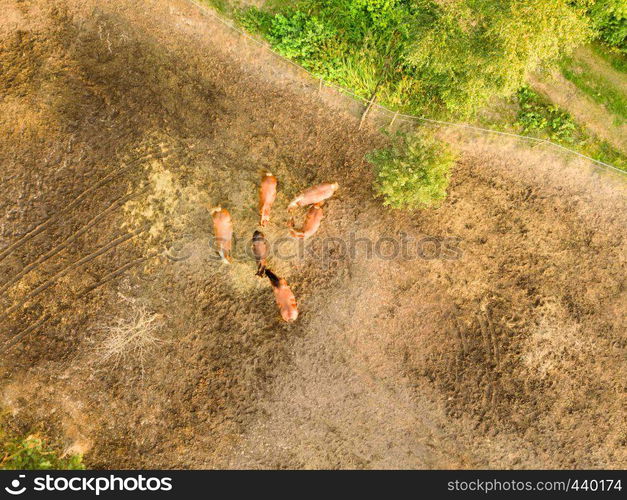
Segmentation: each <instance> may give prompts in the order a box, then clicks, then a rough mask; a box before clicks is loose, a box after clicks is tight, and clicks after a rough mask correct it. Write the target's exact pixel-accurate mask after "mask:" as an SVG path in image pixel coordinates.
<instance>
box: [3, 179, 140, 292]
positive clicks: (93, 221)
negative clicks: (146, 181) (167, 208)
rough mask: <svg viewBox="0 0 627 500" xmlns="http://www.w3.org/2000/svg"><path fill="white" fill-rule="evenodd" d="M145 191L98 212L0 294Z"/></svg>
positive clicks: (132, 194) (24, 271)
mask: <svg viewBox="0 0 627 500" xmlns="http://www.w3.org/2000/svg"><path fill="white" fill-rule="evenodd" d="M147 191H148V190H147V189H144V190H142V191H139V192H136V193H131V194H127V195H125V196H121V197H120V198H118V199H117V200H115V201H114V202H113V203H111V204H110V205H109V206H108V207H107V208H105V209H104V210H103V211H102V212H100V213H99V214H98V215H96V216H95V217H93V218H92V219H91V220H90V221H89V222H87V224H85V225H84V226H82V227H81V228H80V229H79V230H78V231H75V232H74V233H72V234H71V235H70V236H68V237H67V238H66V239H65V240H64V241H63V242H62V243H60V244H59V245H57V246H55V247H54V248H52V250H50V251H49V252H47V253H45V254H43V255H42V256H40V257H39V258H38V259H37V260H36V261H35V262H32V263H31V264H28V265H26V266H24V268H23V269H22V270H21V271H20V272H19V273H18V274H16V275H15V276H14V277H13V278H10V279H9V280H8V281H7V282H5V283H4V284H3V285H2V286H0V294H2V293H4V292H5V291H6V290H7V289H8V288H9V287H11V286H12V285H14V284H15V283H17V282H18V281H19V280H20V279H22V278H23V277H24V276H26V275H27V274H28V273H30V272H31V271H34V270H35V269H37V268H38V267H39V266H40V265H41V264H43V263H44V262H46V261H48V260H50V259H51V258H52V257H54V256H55V255H57V254H59V253H60V252H61V251H63V250H64V249H66V248H68V246H70V245H71V244H72V243H74V242H75V241H76V240H77V239H78V238H79V237H80V236H82V235H83V234H85V233H86V232H87V231H89V230H90V229H91V228H93V227H94V226H96V225H97V224H98V223H99V222H101V221H102V220H103V219H104V218H105V217H106V216H107V215H108V214H109V213H111V212H113V211H114V210H115V209H116V208H118V207H120V206H122V205H124V203H126V202H127V201H130V200H132V199H134V198H137V197H138V196H141V195H142V194H145V193H146V192H147Z"/></svg>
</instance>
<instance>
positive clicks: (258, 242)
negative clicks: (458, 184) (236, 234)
mask: <svg viewBox="0 0 627 500" xmlns="http://www.w3.org/2000/svg"><path fill="white" fill-rule="evenodd" d="M253 255H254V256H255V261H256V262H257V276H263V274H264V271H265V270H266V258H267V257H268V242H267V241H266V237H265V236H264V235H263V233H262V232H261V231H255V232H254V233H253Z"/></svg>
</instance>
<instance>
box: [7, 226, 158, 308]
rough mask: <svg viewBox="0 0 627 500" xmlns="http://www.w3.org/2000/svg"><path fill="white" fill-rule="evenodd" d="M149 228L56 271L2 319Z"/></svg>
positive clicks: (120, 237)
mask: <svg viewBox="0 0 627 500" xmlns="http://www.w3.org/2000/svg"><path fill="white" fill-rule="evenodd" d="M149 228H150V224H144V225H143V226H141V227H139V228H138V229H136V230H134V231H132V232H130V233H126V234H123V235H121V236H118V237H117V238H115V239H114V240H113V241H110V242H109V243H107V244H106V245H104V246H103V247H101V248H99V249H98V250H96V251H95V252H92V253H90V254H89V255H86V256H85V257H83V258H82V259H79V260H77V261H75V262H73V263H72V264H70V265H69V266H67V267H65V268H63V269H62V270H61V271H58V272H57V273H56V274H55V275H54V276H53V277H52V278H50V279H48V280H46V281H45V282H44V283H42V284H41V285H39V286H38V287H37V288H35V289H34V290H33V291H31V292H30V293H28V294H27V295H26V296H25V297H23V298H22V299H21V300H20V301H19V302H17V303H16V304H14V305H12V306H11V307H9V308H8V309H7V310H6V311H5V313H4V314H5V316H4V318H3V319H7V317H8V316H10V315H11V314H12V313H13V312H15V311H16V310H17V309H19V308H20V307H22V306H23V305H24V304H26V303H27V302H29V301H30V300H32V299H33V298H35V297H36V296H37V295H39V294H40V293H42V292H44V291H45V290H47V289H48V288H50V287H51V286H53V285H54V284H55V283H56V282H57V281H58V280H59V278H62V277H63V276H65V275H66V274H67V273H69V272H71V271H73V270H75V269H78V268H79V267H81V266H83V265H84V264H87V263H88V262H90V261H92V260H94V259H96V258H98V257H100V256H101V255H103V254H105V253H107V252H109V251H110V250H112V249H114V248H115V247H117V246H118V245H121V244H122V243H124V242H126V241H128V240H130V239H132V238H135V237H136V236H138V235H140V234H141V233H144V232H145V231H147V230H148V229H149Z"/></svg>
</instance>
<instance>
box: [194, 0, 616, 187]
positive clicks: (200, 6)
mask: <svg viewBox="0 0 627 500" xmlns="http://www.w3.org/2000/svg"><path fill="white" fill-rule="evenodd" d="M187 1H188V2H189V3H191V4H193V5H195V6H196V7H197V8H198V9H199V10H200V11H201V12H202V13H203V14H205V15H208V16H210V17H212V18H214V19H216V20H218V21H220V22H221V23H222V24H224V25H225V26H226V27H227V28H229V29H231V30H233V31H235V32H237V33H239V34H241V35H243V36H244V37H246V38H248V39H249V40H252V41H253V42H254V43H256V44H257V45H259V46H260V47H263V48H264V49H265V50H267V51H268V52H270V53H272V54H274V55H275V56H276V57H278V58H280V59H282V60H283V61H285V62H287V63H288V64H291V65H292V66H294V67H296V68H298V69H299V70H300V71H304V72H305V73H307V74H308V75H309V76H311V78H313V79H315V80H318V81H319V82H320V84H324V85H325V86H326V87H330V88H334V89H336V90H338V91H339V92H341V93H344V94H348V95H350V96H351V97H353V98H354V99H357V100H359V101H361V102H362V103H363V104H364V105H366V106H370V107H376V108H378V109H381V110H384V111H387V112H388V113H390V114H392V115H394V119H398V118H401V119H403V120H406V121H416V122H426V123H434V124H437V125H446V126H450V127H459V128H465V129H469V130H475V131H479V132H488V133H491V134H496V135H503V136H507V137H514V138H517V139H522V140H526V141H530V142H535V143H538V144H548V145H550V146H553V147H555V148H558V149H561V150H562V151H566V152H568V153H571V154H573V155H576V156H579V157H581V158H584V159H586V160H588V161H590V162H592V163H596V164H597V165H600V166H602V167H605V168H608V169H610V170H613V171H615V172H619V173H620V174H623V175H627V172H626V171H624V170H621V169H620V168H618V167H615V166H614V165H610V164H609V163H605V162H603V161H601V160H596V159H594V158H591V157H590V156H587V155H584V154H583V153H580V152H578V151H575V150H574V149H570V148H567V147H566V146H562V145H561V144H557V143H555V142H552V141H549V140H546V139H539V138H537V137H532V136H529V135H521V134H515V133H513V132H503V131H500V130H494V129H490V128H484V127H477V126H475V125H470V124H468V123H458V122H449V121H442V120H434V119H432V118H424V117H421V116H416V115H409V114H405V113H400V112H398V111H393V110H391V109H389V108H386V107H385V106H382V105H381V104H378V103H375V102H372V101H369V100H368V99H366V98H364V97H362V96H360V95H357V94H355V93H354V92H352V91H351V90H349V89H347V88H344V87H341V86H340V85H336V84H334V83H331V82H328V81H326V80H325V79H324V78H321V77H320V76H318V75H316V74H314V73H312V72H311V71H309V70H308V69H306V68H303V67H302V66H301V65H300V64H297V63H295V62H294V61H292V60H291V59H288V58H287V57H285V56H284V55H282V54H279V53H278V52H276V51H274V50H272V48H271V47H270V46H269V45H268V44H267V43H265V42H263V41H261V40H259V39H257V38H256V37H254V36H252V35H251V34H250V33H247V32H246V31H244V30H242V29H240V28H238V27H237V26H235V25H234V23H233V22H232V21H231V20H229V19H226V18H224V17H222V16H221V15H219V14H218V13H217V12H216V11H214V10H213V9H210V8H208V7H207V6H206V5H203V4H201V3H199V2H198V1H197V0H187Z"/></svg>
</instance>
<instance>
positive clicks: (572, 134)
mask: <svg viewBox="0 0 627 500" xmlns="http://www.w3.org/2000/svg"><path fill="white" fill-rule="evenodd" d="M515 101H516V103H517V104H518V109H519V110H518V115H517V118H516V121H515V123H514V124H513V126H514V130H515V131H517V132H519V133H524V134H526V135H531V136H533V137H538V138H540V139H548V140H551V141H553V142H556V143H558V144H561V145H563V146H566V147H569V148H571V149H574V150H576V151H579V152H580V153H582V154H585V155H586V156H589V157H591V158H594V159H595V160H599V161H602V162H604V163H608V164H610V165H613V166H615V167H616V168H620V169H621V170H626V171H627V157H626V156H625V155H624V154H623V153H622V152H620V151H619V150H617V149H616V148H614V147H613V146H612V145H610V144H609V143H608V142H607V141H604V140H600V139H598V138H596V137H594V136H592V135H590V134H589V133H587V132H586V131H585V129H584V128H583V127H581V126H580V125H579V124H578V123H577V122H576V121H575V120H574V119H573V117H572V116H571V115H570V114H569V113H568V112H566V111H564V110H562V109H561V108H559V107H558V106H556V105H555V104H552V103H551V102H549V101H548V100H547V99H545V98H544V97H542V96H540V95H539V94H537V93H536V92H534V91H533V90H532V89H531V88H529V87H523V88H521V89H520V90H519V91H518V93H517V94H516V98H515Z"/></svg>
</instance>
